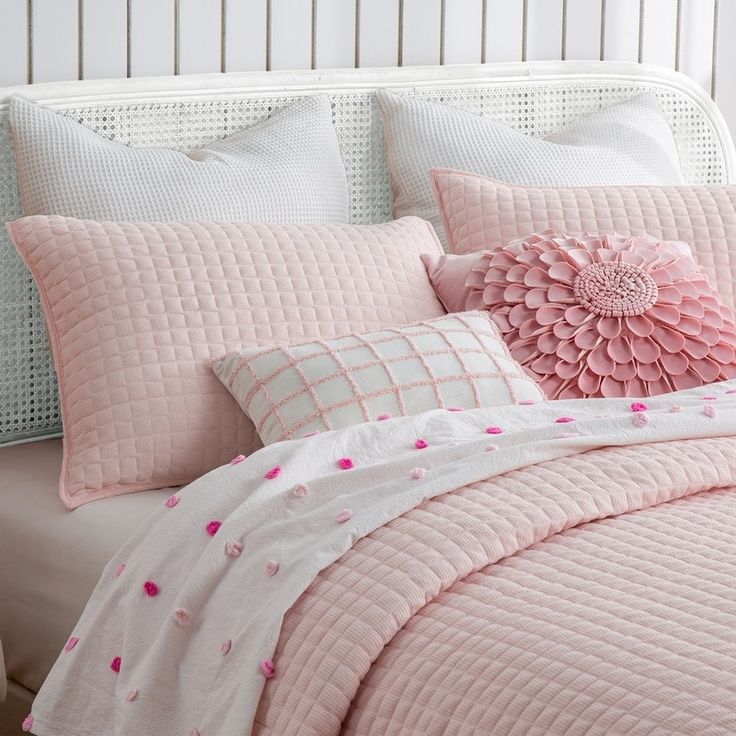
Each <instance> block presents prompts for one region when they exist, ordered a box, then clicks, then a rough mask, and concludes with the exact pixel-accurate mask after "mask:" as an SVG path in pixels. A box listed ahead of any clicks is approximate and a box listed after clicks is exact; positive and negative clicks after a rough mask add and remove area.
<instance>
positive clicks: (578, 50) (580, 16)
mask: <svg viewBox="0 0 736 736" xmlns="http://www.w3.org/2000/svg"><path fill="white" fill-rule="evenodd" d="M600 27H601V3H600V0H567V43H566V46H565V58H566V59H597V58H598V57H599V56H600Z"/></svg>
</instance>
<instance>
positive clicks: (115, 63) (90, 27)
mask: <svg viewBox="0 0 736 736" xmlns="http://www.w3.org/2000/svg"><path fill="white" fill-rule="evenodd" d="M83 11H84V16H83V20H84V22H83V29H84V33H83V36H84V37H83V41H84V45H83V49H82V50H83V53H82V60H83V64H82V71H83V75H84V78H85V79H107V78H114V77H124V76H125V75H126V73H127V40H126V39H127V34H126V28H127V20H126V18H127V11H126V0H85V2H84V4H83Z"/></svg>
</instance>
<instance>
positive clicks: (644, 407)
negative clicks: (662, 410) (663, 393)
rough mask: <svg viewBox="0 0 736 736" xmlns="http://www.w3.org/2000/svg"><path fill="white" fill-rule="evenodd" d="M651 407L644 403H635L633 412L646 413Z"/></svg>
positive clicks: (632, 408) (632, 406) (632, 407)
mask: <svg viewBox="0 0 736 736" xmlns="http://www.w3.org/2000/svg"><path fill="white" fill-rule="evenodd" d="M648 408H649V407H648V406H647V405H646V404H645V403H644V402H643V401H635V402H634V403H633V404H632V405H631V411H646V410H647V409H648Z"/></svg>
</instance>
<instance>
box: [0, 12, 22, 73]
mask: <svg viewBox="0 0 736 736" xmlns="http://www.w3.org/2000/svg"><path fill="white" fill-rule="evenodd" d="M27 67H28V42H27V24H26V0H5V2H4V3H3V20H2V23H0V85H10V84H22V83H23V82H25V81H26V75H27V72H28V69H27Z"/></svg>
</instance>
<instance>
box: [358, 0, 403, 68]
mask: <svg viewBox="0 0 736 736" xmlns="http://www.w3.org/2000/svg"><path fill="white" fill-rule="evenodd" d="M398 44H399V0H361V3H360V66H396V60H397V59H398V53H399V45H398Z"/></svg>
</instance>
